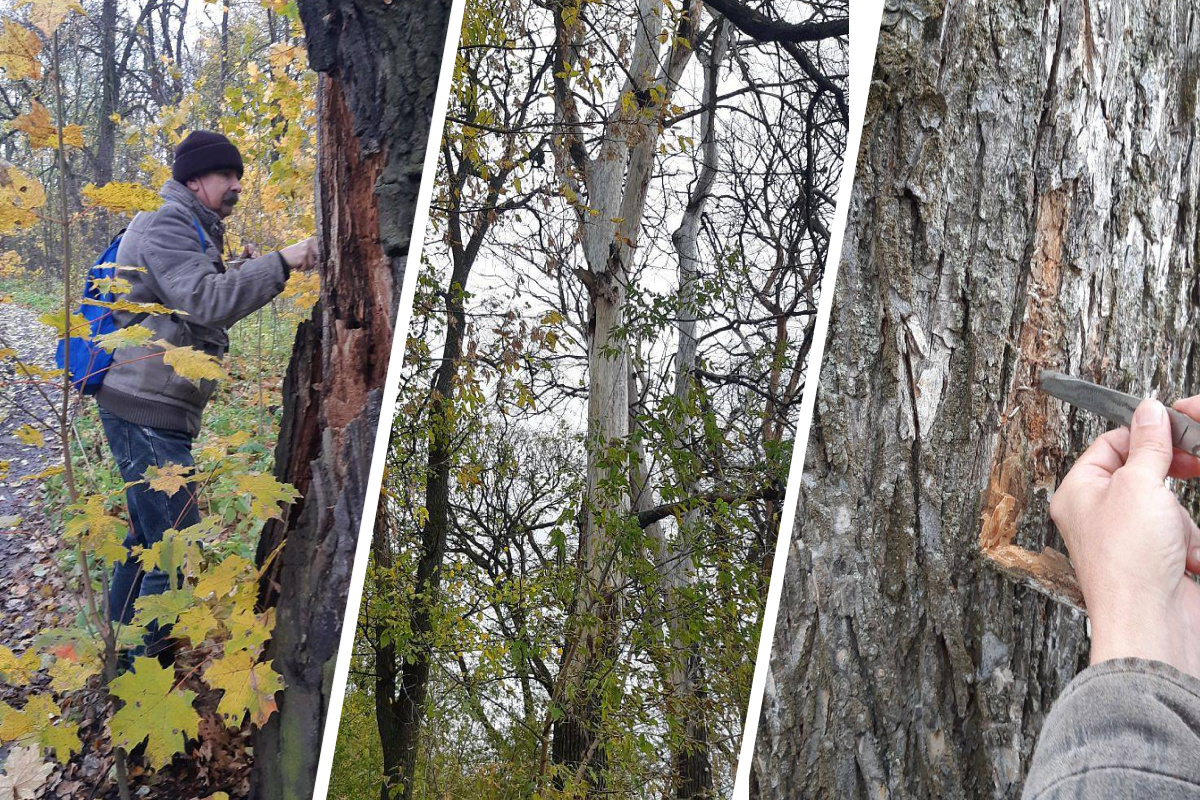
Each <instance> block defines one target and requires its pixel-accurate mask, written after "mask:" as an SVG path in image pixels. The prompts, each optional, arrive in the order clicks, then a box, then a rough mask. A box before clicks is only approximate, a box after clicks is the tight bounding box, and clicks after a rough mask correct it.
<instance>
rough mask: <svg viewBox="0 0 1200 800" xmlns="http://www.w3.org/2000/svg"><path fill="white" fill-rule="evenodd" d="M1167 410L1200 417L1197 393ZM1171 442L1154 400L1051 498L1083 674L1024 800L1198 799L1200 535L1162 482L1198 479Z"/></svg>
mask: <svg viewBox="0 0 1200 800" xmlns="http://www.w3.org/2000/svg"><path fill="white" fill-rule="evenodd" d="M1176 408H1178V409H1179V410H1180V411H1182V412H1183V413H1185V414H1187V415H1189V416H1191V417H1194V418H1200V396H1197V397H1191V398H1188V399H1187V400H1181V401H1179V403H1177V404H1176ZM1171 441H1172V440H1171V425H1170V422H1169V420H1168V418H1167V415H1166V412H1165V410H1164V409H1163V406H1162V404H1161V403H1159V402H1158V401H1156V400H1146V401H1144V402H1143V403H1142V404H1141V405H1140V406H1138V409H1137V411H1136V412H1135V414H1134V418H1133V425H1132V427H1131V428H1120V429H1118V430H1115V431H1109V432H1108V433H1106V434H1104V435H1103V436H1101V437H1099V438H1098V439H1097V440H1096V441H1095V442H1093V443H1092V446H1091V447H1089V448H1088V449H1087V451H1086V452H1084V454H1083V455H1081V456H1080V457H1079V460H1078V461H1076V462H1075V465H1074V466H1073V467H1072V468H1071V471H1070V472H1068V473H1067V475H1066V477H1065V478H1063V481H1062V485H1061V486H1059V488H1058V490H1057V491H1056V492H1055V493H1054V497H1053V498H1052V500H1051V503H1050V515H1051V517H1052V518H1053V519H1054V522H1055V524H1056V525H1057V526H1058V528H1059V530H1060V531H1061V532H1062V535H1063V539H1064V540H1065V541H1066V543H1067V549H1068V550H1069V551H1070V553H1071V560H1072V562H1073V563H1074V565H1075V573H1076V576H1077V577H1078V579H1079V587H1080V589H1081V590H1082V591H1083V598H1084V601H1085V602H1086V603H1087V609H1088V618H1089V621H1090V623H1091V640H1092V647H1091V666H1090V667H1089V668H1088V669H1086V670H1084V671H1083V672H1081V673H1079V675H1077V676H1076V677H1075V679H1074V680H1073V681H1071V683H1070V684H1069V685H1068V686H1067V688H1066V689H1065V690H1064V691H1063V693H1062V695H1061V696H1060V697H1059V698H1058V700H1057V701H1056V702H1055V704H1054V708H1053V709H1052V710H1051V712H1050V715H1049V717H1047V719H1046V723H1045V725H1044V726H1043V728H1042V732H1041V735H1040V737H1039V739H1038V745H1037V749H1036V750H1035V751H1034V756H1033V764H1032V766H1031V767H1030V772H1029V777H1028V778H1027V779H1026V781H1025V790H1024V796H1025V797H1026V798H1031V799H1032V800H1052V799H1053V800H1059V799H1060V798H1077V799H1079V800H1085V799H1086V798H1097V800H1098V799H1099V798H1115V797H1154V798H1185V797H1190V798H1194V797H1200V584H1197V583H1196V581H1195V580H1194V579H1193V578H1192V577H1191V575H1195V574H1200V529H1197V527H1196V523H1195V522H1194V521H1193V520H1192V518H1191V516H1190V515H1189V514H1188V513H1187V511H1186V510H1185V509H1184V508H1183V506H1182V505H1180V503H1179V500H1178V499H1176V497H1175V493H1174V492H1172V491H1171V490H1170V489H1169V488H1168V487H1167V486H1166V485H1165V480H1166V478H1167V477H1174V478H1194V477H1197V476H1200V460H1198V459H1196V458H1195V457H1193V456H1190V455H1187V454H1185V453H1181V452H1174V451H1173V450H1172V447H1171ZM1189 573H1191V574H1189Z"/></svg>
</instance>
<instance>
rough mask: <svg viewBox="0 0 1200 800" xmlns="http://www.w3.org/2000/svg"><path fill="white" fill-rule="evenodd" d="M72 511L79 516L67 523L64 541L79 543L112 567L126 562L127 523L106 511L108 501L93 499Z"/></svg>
mask: <svg viewBox="0 0 1200 800" xmlns="http://www.w3.org/2000/svg"><path fill="white" fill-rule="evenodd" d="M69 511H73V512H75V516H73V517H71V518H70V519H68V520H67V523H66V526H65V527H64V538H65V539H67V541H71V542H78V544H79V546H80V547H82V548H83V549H84V551H86V552H89V553H94V554H95V555H96V556H97V557H99V558H102V559H104V560H105V561H108V562H110V563H116V562H118V561H124V560H125V547H124V545H123V544H122V543H121V542H122V540H123V539H124V538H125V530H126V528H125V522H124V520H121V519H118V518H117V517H113V516H110V515H109V513H108V511H107V510H106V509H105V508H104V498H103V497H99V496H97V495H91V496H89V497H88V498H87V499H86V500H85V501H84V502H83V503H82V504H80V503H76V504H75V505H74V506H71V508H70V509H69Z"/></svg>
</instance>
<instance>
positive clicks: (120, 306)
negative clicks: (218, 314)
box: [80, 297, 187, 317]
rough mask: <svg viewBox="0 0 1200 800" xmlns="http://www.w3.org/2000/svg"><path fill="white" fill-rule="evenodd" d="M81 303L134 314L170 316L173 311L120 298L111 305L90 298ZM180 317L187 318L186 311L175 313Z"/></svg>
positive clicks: (162, 306) (156, 305)
mask: <svg viewBox="0 0 1200 800" xmlns="http://www.w3.org/2000/svg"><path fill="white" fill-rule="evenodd" d="M80 302H81V303H82V304H83V305H86V306H99V307H100V308H111V309H112V310H113V311H128V312H130V313H133V314H170V313H172V311H171V309H169V308H167V307H166V306H164V305H162V304H161V303H138V302H135V301H133V300H124V299H121V298H118V299H116V300H113V301H112V302H111V303H110V302H108V301H107V300H93V299H92V298H90V297H85V298H83V299H82V300H80ZM173 313H175V314H178V315H179V316H183V317H186V316H187V312H186V311H175V312H173Z"/></svg>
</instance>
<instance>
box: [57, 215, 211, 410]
mask: <svg viewBox="0 0 1200 800" xmlns="http://www.w3.org/2000/svg"><path fill="white" fill-rule="evenodd" d="M192 226H193V227H194V228H195V229H196V235H197V236H198V237H199V238H200V250H201V252H203V251H204V231H203V230H202V229H201V228H200V221H199V220H198V219H196V218H195V217H192ZM124 235H125V231H121V232H120V233H118V234H117V235H116V236H115V237H113V240H112V241H111V242H110V243H109V245H108V247H107V248H106V249H105V251H104V252H103V253H101V254H100V257H99V258H97V259H96V262H95V263H94V264H93V265H92V268H91V270H89V271H88V276H87V280H86V281H85V282H84V284H83V299H84V300H94V301H98V302H101V303H113V302H115V301H116V299H117V297H116V295H115V294H114V293H113V292H112V289H111V287H112V283H111V281H112V279H113V278H115V277H116V276H117V267H116V265H115V264H114V263H113V262H115V261H116V260H117V248H118V247H119V246H120V244H121V237H122V236H124ZM98 281H109V283H108V284H107V286H108V287H109V289H108V290H106V291H103V292H102V291H100V290H99V289H98V288H97V287H96V283H97V282H98ZM76 313H77V314H79V315H80V316H81V317H83V318H84V319H86V320H87V323H88V330H87V333H86V334H85V335H83V336H75V335H73V336H70V337H69V338H70V340H71V361H70V364H64V362H65V361H66V351H67V341H66V338H60V339H59V340H58V352H57V353H55V355H54V363H55V364H57V365H58V368H59V369H66V370H67V373H68V374H69V375H70V376H71V386H72V387H74V388H75V389H76V390H78V391H80V392H83V393H84V394H95V393H96V392H98V391H100V386H101V384H103V383H104V374H105V373H106V372H107V371H108V368H109V366H111V365H112V360H113V354H112V353H110V352H109V351H108V350H105V349H104V348H102V347H101V346H100V345H99V344H97V342H96V338H97V337H98V336H103V335H104V334H106V333H112V332H113V331H115V330H117V328H118V327H119V326H118V325H117V323H116V322H115V321H114V320H113V312H112V309H111V308H106V307H105V306H98V305H95V304H93V303H88V302H84V303H81V304H80V306H79V309H78V311H77V312H76ZM147 316H149V315H148V314H145V313H143V314H139V315H137V316H136V317H134V319H133V322H132V324H134V325H136V324H139V323H140V322H141V321H142V320H144V319H145V318H146V317H147ZM69 333H74V331H69Z"/></svg>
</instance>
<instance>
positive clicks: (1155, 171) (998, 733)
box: [752, 0, 1200, 798]
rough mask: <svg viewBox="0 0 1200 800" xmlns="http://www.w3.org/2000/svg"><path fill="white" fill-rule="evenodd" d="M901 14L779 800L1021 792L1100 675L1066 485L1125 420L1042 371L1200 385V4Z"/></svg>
mask: <svg viewBox="0 0 1200 800" xmlns="http://www.w3.org/2000/svg"><path fill="white" fill-rule="evenodd" d="M889 9H895V10H888V11H886V12H885V15H884V28H883V31H882V35H881V37H880V43H879V49H878V54H877V59H876V66H875V73H874V76H873V83H872V93H871V97H870V100H869V102H868V104H867V108H868V113H867V119H866V127H865V128H864V136H863V140H862V141H863V144H862V148H861V152H860V158H859V171H858V175H857V182H856V185H855V189H854V193H853V199H852V204H851V208H850V214H849V221H848V226H847V229H846V239H845V244H844V249H843V253H842V264H841V269H840V271H839V273H838V278H837V287H836V290H835V295H834V299H833V314H832V318H831V324H830V327H829V332H828V339H827V344H826V351H825V356H824V362H823V367H822V371H821V383H820V388H819V390H818V396H817V402H816V409H817V411H816V414H815V416H814V419H813V429H812V435H811V437H810V440H809V444H808V449H807V453H806V460H805V472H804V482H803V484H802V491H801V496H800V506H799V509H798V513H797V523H796V527H795V530H794V531H793V534H792V541H791V548H790V553H789V556H788V565H787V576H786V579H785V585H784V587H783V599H782V604H781V608H780V617H779V626H778V628H777V629H776V632H775V643H774V651H773V656H772V661H771V679H770V680H769V681H768V685H767V693H766V698H765V701H764V704H763V717H762V720H761V725H760V729H759V735H758V739H757V745H756V752H755V757H754V764H753V768H754V772H753V776H752V778H753V780H752V789H753V791H755V792H756V793H757V796H761V797H771V798H775V797H838V798H842V797H906V798H907V797H912V798H942V797H945V798H961V797H972V798H975V797H1016V796H1017V795H1018V794H1019V792H1020V787H1021V782H1022V780H1023V777H1024V775H1025V773H1026V770H1027V769H1028V766H1029V760H1030V756H1031V753H1032V750H1033V747H1034V744H1035V743H1036V739H1037V735H1038V731H1039V729H1040V727H1041V725H1042V722H1043V720H1044V719H1045V716H1046V713H1047V711H1048V709H1049V707H1050V705H1051V703H1052V702H1053V701H1054V699H1055V698H1056V697H1057V696H1058V694H1059V693H1060V692H1061V691H1062V689H1063V688H1064V687H1065V686H1066V684H1067V682H1068V681H1069V680H1070V679H1071V678H1072V677H1073V676H1074V675H1075V674H1076V673H1077V672H1078V671H1079V670H1080V669H1081V668H1083V667H1084V666H1085V665H1086V663H1087V646H1088V645H1087V637H1086V632H1085V626H1084V615H1083V613H1081V612H1080V611H1079V610H1078V609H1077V608H1076V607H1074V606H1073V605H1072V604H1078V602H1079V597H1078V590H1077V588H1076V587H1075V586H1074V581H1073V577H1072V575H1071V572H1070V568H1069V564H1067V562H1066V560H1065V558H1064V557H1063V556H1062V555H1061V554H1059V553H1058V552H1057V551H1056V550H1046V551H1043V548H1044V547H1050V548H1061V542H1060V540H1059V538H1058V536H1057V533H1056V532H1055V530H1054V528H1053V525H1052V524H1051V523H1050V522H1049V518H1048V514H1047V504H1048V497H1049V494H1050V492H1051V490H1052V489H1053V488H1054V486H1055V485H1056V484H1057V482H1058V481H1059V480H1060V479H1061V477H1062V475H1063V474H1064V473H1065V471H1066V470H1067V468H1068V467H1069V466H1070V464H1071V462H1072V461H1073V459H1074V457H1075V456H1076V455H1077V454H1078V453H1079V452H1080V450H1081V449H1082V448H1083V447H1084V446H1085V445H1086V443H1087V442H1088V441H1090V439H1091V438H1092V437H1093V436H1095V435H1096V434H1098V433H1099V432H1100V431H1101V430H1103V428H1104V426H1103V424H1102V423H1101V421H1099V420H1098V419H1097V418H1096V417H1095V416H1093V415H1090V414H1087V413H1083V412H1075V411H1072V410H1070V409H1068V408H1066V407H1064V406H1063V405H1062V404H1061V403H1059V402H1057V401H1055V400H1052V399H1049V398H1047V397H1046V396H1044V395H1043V394H1041V393H1040V392H1038V391H1036V390H1035V389H1034V388H1032V387H1033V386H1035V385H1036V376H1037V374H1038V372H1039V370H1041V369H1042V368H1057V369H1061V370H1064V371H1067V372H1070V373H1073V374H1079V375H1082V376H1084V377H1087V378H1090V379H1093V380H1098V381H1101V382H1104V383H1106V384H1109V385H1112V386H1116V387H1119V388H1121V389H1124V390H1127V391H1131V392H1135V393H1145V392H1148V391H1150V390H1152V389H1157V390H1159V391H1160V392H1162V393H1163V394H1164V395H1165V397H1166V399H1168V400H1170V399H1173V398H1175V397H1178V396H1179V395H1181V394H1185V393H1191V392H1194V391H1196V390H1197V389H1198V388H1200V387H1198V385H1197V377H1198V376H1197V366H1196V363H1195V361H1196V359H1195V356H1196V348H1197V343H1198V341H1200V337H1198V335H1197V331H1196V328H1195V323H1194V320H1195V319H1196V317H1195V314H1194V313H1193V307H1194V305H1195V303H1196V302H1197V299H1200V284H1198V283H1197V279H1196V277H1195V275H1196V268H1197V264H1195V263H1194V262H1193V259H1197V258H1200V229H1198V227H1197V220H1196V213H1195V197H1196V194H1197V189H1198V186H1197V184H1198V183H1200V159H1197V157H1195V156H1194V155H1193V153H1194V151H1195V138H1196V102H1195V101H1196V90H1197V75H1198V74H1200V71H1198V66H1197V47H1198V46H1200V20H1198V19H1197V13H1196V9H1195V7H1194V5H1193V4H1189V3H1185V2H1169V3H1161V4H1136V3H1135V4H1121V3H1107V2H1097V1H1096V0H1085V1H1084V2H1077V3H1066V4H1057V3H1053V4H1051V3H1045V4H1042V3H1038V4H1034V5H1033V6H1031V7H1030V6H1024V5H1020V4H1018V3H1016V2H1013V0H1000V2H996V3H979V4H969V3H942V2H920V1H919V0H902V1H901V2H898V3H896V4H893V5H891V6H889ZM1013 578H1016V580H1014V579H1013ZM1031 587H1037V589H1040V590H1041V591H1037V590H1035V589H1034V588H1031Z"/></svg>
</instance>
